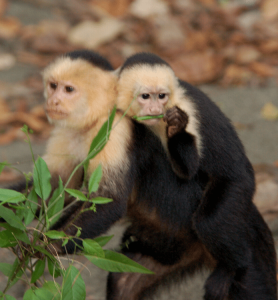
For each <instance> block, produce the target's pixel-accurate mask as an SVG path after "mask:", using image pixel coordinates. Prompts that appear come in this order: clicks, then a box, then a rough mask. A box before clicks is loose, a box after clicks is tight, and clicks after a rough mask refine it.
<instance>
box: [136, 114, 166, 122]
mask: <svg viewBox="0 0 278 300" xmlns="http://www.w3.org/2000/svg"><path fill="white" fill-rule="evenodd" d="M163 117H164V115H158V116H142V117H137V116H134V117H132V118H133V119H135V120H137V121H143V120H150V119H161V118H163Z"/></svg>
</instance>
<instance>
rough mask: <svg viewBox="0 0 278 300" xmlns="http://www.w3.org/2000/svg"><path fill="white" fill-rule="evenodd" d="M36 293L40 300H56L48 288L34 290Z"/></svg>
mask: <svg viewBox="0 0 278 300" xmlns="http://www.w3.org/2000/svg"><path fill="white" fill-rule="evenodd" d="M34 293H35V295H36V296H37V297H38V298H39V299H40V300H52V299H55V298H54V295H53V294H52V293H51V292H50V291H49V290H48V289H46V288H40V289H36V290H34Z"/></svg>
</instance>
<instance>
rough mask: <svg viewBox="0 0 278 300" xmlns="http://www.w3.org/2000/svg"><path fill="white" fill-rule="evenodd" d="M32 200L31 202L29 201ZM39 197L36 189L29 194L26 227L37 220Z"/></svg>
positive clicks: (26, 204)
mask: <svg viewBox="0 0 278 300" xmlns="http://www.w3.org/2000/svg"><path fill="white" fill-rule="evenodd" d="M29 200H30V201H29ZM37 203H38V196H37V194H36V192H35V190H34V189H32V191H31V192H30V193H29V195H28V197H27V201H26V203H25V214H24V221H25V224H26V225H29V224H30V223H31V222H32V221H33V220H34V218H35V215H36V210H37V208H38V204H37Z"/></svg>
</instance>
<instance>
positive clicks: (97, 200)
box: [89, 197, 113, 204]
mask: <svg viewBox="0 0 278 300" xmlns="http://www.w3.org/2000/svg"><path fill="white" fill-rule="evenodd" d="M89 201H90V202H93V203H94V204H106V203H110V202H113V199H110V198H103V197H95V198H93V199H90V200H89Z"/></svg>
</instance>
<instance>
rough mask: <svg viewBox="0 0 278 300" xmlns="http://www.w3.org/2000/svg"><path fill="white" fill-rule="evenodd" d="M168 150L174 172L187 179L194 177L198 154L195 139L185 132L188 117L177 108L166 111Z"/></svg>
mask: <svg viewBox="0 0 278 300" xmlns="http://www.w3.org/2000/svg"><path fill="white" fill-rule="evenodd" d="M163 120H164V121H165V122H166V123H167V127H166V130H167V137H168V150H169V154H170V160H171V163H172V166H173V169H174V171H175V172H176V173H177V174H178V175H180V176H182V177H185V178H187V179H190V178H192V177H194V175H195V174H196V173H197V171H198V168H199V154H198V149H197V146H196V139H195V137H194V136H193V135H192V134H190V133H189V132H187V131H186V126H187V124H188V115H187V114H186V113H185V112H184V111H182V110H181V109H180V108H178V107H177V106H174V107H172V108H171V109H169V110H167V111H166V113H165V116H164V119H163Z"/></svg>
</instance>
